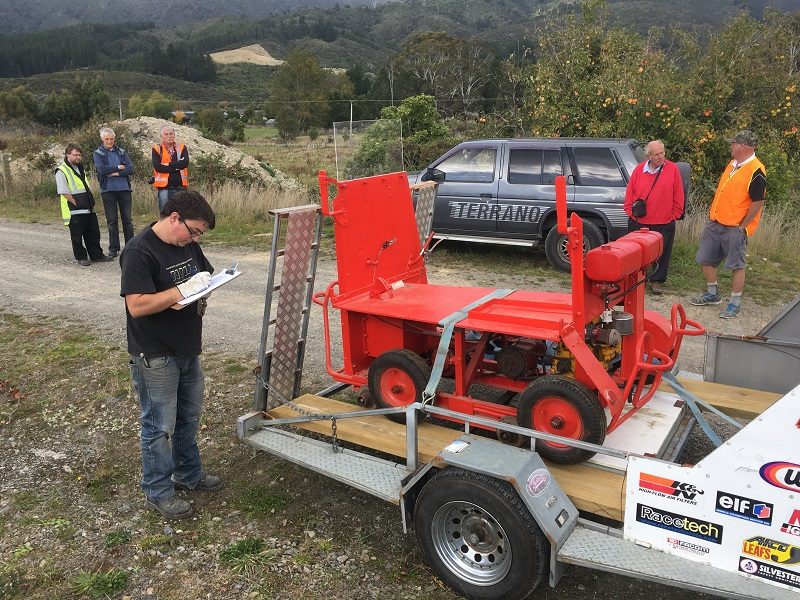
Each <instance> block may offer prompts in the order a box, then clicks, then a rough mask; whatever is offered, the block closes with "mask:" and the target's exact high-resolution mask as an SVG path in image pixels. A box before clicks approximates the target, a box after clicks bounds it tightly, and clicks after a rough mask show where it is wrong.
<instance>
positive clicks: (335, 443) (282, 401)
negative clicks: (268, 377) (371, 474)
mask: <svg viewBox="0 0 800 600" xmlns="http://www.w3.org/2000/svg"><path fill="white" fill-rule="evenodd" d="M253 374H254V375H255V377H256V380H258V382H259V383H260V384H261V385H262V386H263V387H264V389H265V390H267V391H268V392H269V393H270V395H271V396H274V397H275V398H276V399H277V400H278V405H279V406H288V407H289V408H291V409H292V410H294V411H296V412H297V413H299V414H300V415H302V416H304V417H308V418H309V420H311V421H327V420H330V422H331V437H332V438H333V440H332V441H331V447H332V449H333V451H334V453H336V452H341V451H342V448H341V446H339V438H338V436H337V431H336V417H335V416H334V415H321V414H319V413H313V412H310V411H308V410H306V409H305V408H303V407H301V406H298V405H297V404H295V403H294V402H292V401H291V400H289V399H288V398H285V397H283V395H282V394H281V393H280V392H278V390H276V389H274V388H272V387H270V385H269V383H268V382H267V381H265V380H264V379H263V378H262V377H261V374H260V373H259V372H257V371H254V372H253Z"/></svg>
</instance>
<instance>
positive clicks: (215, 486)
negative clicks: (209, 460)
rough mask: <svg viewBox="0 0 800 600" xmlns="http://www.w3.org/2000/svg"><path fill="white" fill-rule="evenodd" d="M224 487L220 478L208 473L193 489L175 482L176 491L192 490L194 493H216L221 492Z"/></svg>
mask: <svg viewBox="0 0 800 600" xmlns="http://www.w3.org/2000/svg"><path fill="white" fill-rule="evenodd" d="M224 486H225V484H224V483H223V482H222V479H221V478H220V477H217V476H216V475H210V474H208V473H206V474H205V475H203V478H202V479H201V480H200V481H198V482H197V484H196V485H195V486H194V487H189V486H188V485H186V484H185V483H178V482H177V481H176V482H175V489H176V490H189V491H192V490H194V491H195V492H216V491H217V490H221V489H222V488H223V487H224Z"/></svg>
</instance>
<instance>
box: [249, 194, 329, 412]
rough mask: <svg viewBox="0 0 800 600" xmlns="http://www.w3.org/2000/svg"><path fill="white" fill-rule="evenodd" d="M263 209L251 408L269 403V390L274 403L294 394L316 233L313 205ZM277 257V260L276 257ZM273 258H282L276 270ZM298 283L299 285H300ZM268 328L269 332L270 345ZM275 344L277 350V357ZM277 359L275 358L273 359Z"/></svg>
mask: <svg viewBox="0 0 800 600" xmlns="http://www.w3.org/2000/svg"><path fill="white" fill-rule="evenodd" d="M269 214H270V215H271V216H273V217H274V219H275V220H274V225H273V230H272V244H271V249H270V260H269V268H268V272H267V289H266V298H265V300H264V317H263V320H262V324H261V339H260V341H259V344H258V367H257V369H256V373H255V374H256V386H255V393H254V397H253V409H254V410H257V411H264V410H268V408H271V406H270V399H269V394H270V391H272V392H273V394H274V395H275V396H276V398H275V400H276V401H277V402H276V404H282V403H284V402H286V401H287V400H292V399H294V398H296V397H297V396H299V395H300V383H301V378H302V374H303V361H304V358H305V347H306V336H307V335H308V319H309V316H310V313H311V297H312V295H313V293H314V281H315V279H316V273H317V259H318V257H319V248H320V238H321V237H322V213H321V212H320V207H319V206H318V205H316V204H307V205H304V206H296V207H291V208H278V209H273V210H270V211H269ZM284 224H285V230H284ZM281 242H283V246H281ZM287 250H288V253H287ZM279 258H282V259H283V260H282V261H279V260H278V259H279ZM279 262H281V263H282V264H281V266H282V268H281V270H280V274H278V263H279ZM301 269H302V270H301ZM303 275H304V277H303ZM276 279H277V280H278V281H277V282H276ZM303 283H305V289H302V288H301V286H302V284H303ZM276 294H277V296H278V299H277V307H276V311H275V312H276V316H275V317H274V318H273V317H272V303H273V299H274V297H275V295H276ZM287 317H291V318H287ZM270 333H272V334H273V335H272V340H271V344H270ZM276 349H277V350H278V351H279V352H278V355H279V356H277V358H276V352H275V351H276ZM277 361H280V362H278V364H275V363H276V362H277Z"/></svg>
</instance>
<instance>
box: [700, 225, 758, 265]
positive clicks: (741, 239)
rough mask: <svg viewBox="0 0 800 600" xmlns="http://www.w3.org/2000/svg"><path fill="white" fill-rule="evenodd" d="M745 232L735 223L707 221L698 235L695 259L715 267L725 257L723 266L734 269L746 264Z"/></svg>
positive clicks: (702, 263)
mask: <svg viewBox="0 0 800 600" xmlns="http://www.w3.org/2000/svg"><path fill="white" fill-rule="evenodd" d="M746 252H747V232H745V231H743V230H741V229H739V228H738V227H736V226H735V225H732V226H728V225H722V224H721V223H717V222H716V221H709V222H708V223H706V226H705V228H704V229H703V233H702V234H701V235H700V246H699V247H698V248H697V256H696V257H695V260H696V261H697V262H698V263H700V264H701V265H705V266H710V267H717V266H719V263H721V262H722V259H723V258H724V259H725V268H727V269H730V270H731V271H734V270H736V269H744V267H745V265H746V261H745V255H746Z"/></svg>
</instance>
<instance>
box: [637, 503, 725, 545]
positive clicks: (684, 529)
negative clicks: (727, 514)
mask: <svg viewBox="0 0 800 600" xmlns="http://www.w3.org/2000/svg"><path fill="white" fill-rule="evenodd" d="M636 520H637V521H638V522H639V523H643V524H645V525H650V526H652V527H659V528H660V529H666V530H668V531H673V532H675V533H682V534H683V535H688V536H691V537H694V538H697V539H699V540H704V541H706V542H712V543H714V544H721V543H722V530H723V527H722V525H719V524H718V523H712V522H711V521H703V520H702V519H696V518H694V517H688V516H686V515H679V514H677V513H673V512H669V511H667V510H662V509H660V508H654V507H652V506H647V505H646V504H637V505H636Z"/></svg>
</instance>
